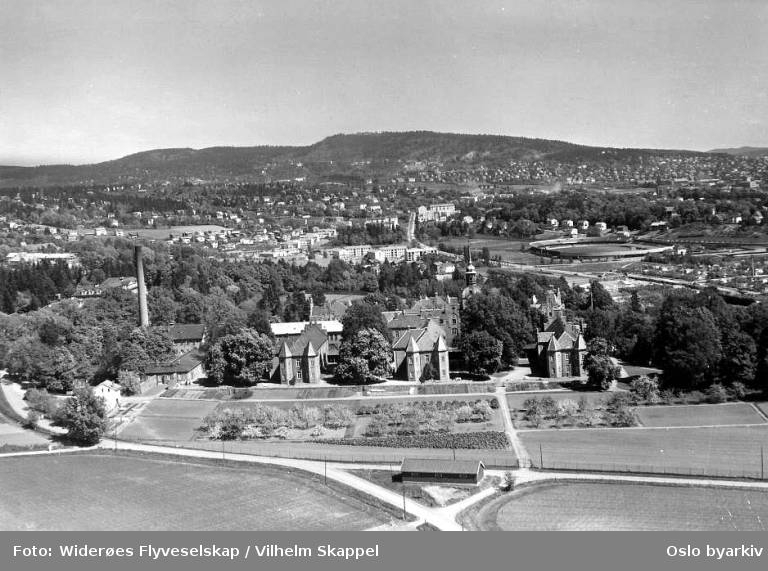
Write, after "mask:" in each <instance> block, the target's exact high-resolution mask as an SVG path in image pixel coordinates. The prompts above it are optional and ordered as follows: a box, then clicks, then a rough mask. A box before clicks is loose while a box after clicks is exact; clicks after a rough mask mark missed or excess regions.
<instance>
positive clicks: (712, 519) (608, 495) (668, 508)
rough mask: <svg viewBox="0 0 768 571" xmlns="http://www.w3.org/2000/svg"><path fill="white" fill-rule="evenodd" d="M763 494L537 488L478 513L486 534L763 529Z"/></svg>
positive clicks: (476, 523)
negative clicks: (496, 532) (533, 531)
mask: <svg viewBox="0 0 768 571" xmlns="http://www.w3.org/2000/svg"><path fill="white" fill-rule="evenodd" d="M765 521H768V492H765V491H754V490H735V489H720V488H698V487H683V486H662V485H650V484H649V485H638V484H620V483H610V484H603V483H564V484H551V485H550V484H547V485H536V486H531V487H529V488H524V489H521V490H519V491H516V492H513V493H512V494H507V495H504V496H501V497H500V498H499V499H497V500H494V501H492V502H490V503H488V504H486V505H484V506H483V507H482V508H480V509H479V510H478V512H477V513H476V514H475V516H474V518H473V527H476V528H479V529H491V530H510V531H512V530H515V531H517V530H599V531H609V530H610V531H613V530H624V531H628V530H639V531H641V530H659V531H666V530H670V531H671V530H683V531H707V530H715V531H734V530H745V531H765V524H764V522H765Z"/></svg>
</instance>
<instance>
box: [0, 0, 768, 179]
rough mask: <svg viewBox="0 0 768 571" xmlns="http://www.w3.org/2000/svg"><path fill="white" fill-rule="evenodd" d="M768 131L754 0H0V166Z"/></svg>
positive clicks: (765, 21) (745, 139) (675, 142)
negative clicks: (437, 139) (487, 136)
mask: <svg viewBox="0 0 768 571" xmlns="http://www.w3.org/2000/svg"><path fill="white" fill-rule="evenodd" d="M414 129H428V130H436V131H451V132H466V133H494V134H504V135H522V136H530V137H542V138H555V139H563V140H568V141H573V142H578V143H585V144H594V145H611V146H623V147H665V148H670V147H671V148H689V149H701V150H706V149H710V148H713V147H720V146H741V145H759V146H767V145H768V2H766V1H764V0H754V1H750V0H733V1H732V0H663V1H661V0H659V1H655V0H632V1H629V0H626V1H624V0H550V1H545V0H542V1H537V0H507V1H501V0H498V1H495V0H492V1H485V0H466V1H462V2H457V1H436V2H432V1H424V0H404V1H384V0H380V1H368V0H349V1H346V0H344V1H322V0H318V1H312V0H301V1H298V0H296V1H293V0H274V1H269V2H267V1H258V0H245V1H220V0H216V1H215V2H214V1H205V2H203V1H193V0H179V1H166V2H163V1H159V0H152V1H146V2H145V1H137V0H130V1H108V0H83V1H68V0H56V1H50V2H47V1H38V0H0V164H38V163H47V162H71V163H82V162H94V161H100V160H106V159H113V158H118V157H120V156H123V155H126V154H129V153H133V152H137V151H141V150H147V149H151V148H157V147H195V148H200V147H205V146H213V145H260V144H307V143H312V142H315V141H317V140H319V139H321V138H323V137H325V136H327V135H331V134H334V133H341V132H344V133H348V132H359V131H402V130H414Z"/></svg>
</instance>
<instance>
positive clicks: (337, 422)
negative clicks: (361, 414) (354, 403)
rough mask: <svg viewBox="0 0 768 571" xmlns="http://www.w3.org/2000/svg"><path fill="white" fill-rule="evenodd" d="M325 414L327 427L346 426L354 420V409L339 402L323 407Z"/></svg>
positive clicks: (324, 421)
mask: <svg viewBox="0 0 768 571" xmlns="http://www.w3.org/2000/svg"><path fill="white" fill-rule="evenodd" d="M323 416H324V419H323V426H325V427H326V428H346V427H347V426H349V425H350V424H352V422H353V420H354V417H353V415H352V411H351V410H349V408H347V407H346V406H342V405H338V404H330V405H327V406H326V407H325V408H324V409H323Z"/></svg>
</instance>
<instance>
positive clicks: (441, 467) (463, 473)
mask: <svg viewBox="0 0 768 571" xmlns="http://www.w3.org/2000/svg"><path fill="white" fill-rule="evenodd" d="M484 476H485V465H484V464H483V463H482V461H480V460H433V459H429V458H405V459H404V460H403V463H402V465H401V466H400V474H399V479H400V480H401V481H402V482H434V483H438V484H465V485H476V484H478V483H479V482H480V480H482V479H483V477H484Z"/></svg>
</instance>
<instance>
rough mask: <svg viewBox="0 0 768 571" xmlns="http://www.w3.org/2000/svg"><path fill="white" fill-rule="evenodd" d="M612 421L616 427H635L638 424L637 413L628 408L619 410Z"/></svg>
mask: <svg viewBox="0 0 768 571" xmlns="http://www.w3.org/2000/svg"><path fill="white" fill-rule="evenodd" d="M611 421H612V422H611V424H613V425H614V426H635V425H636V424H637V418H636V416H635V411H634V410H633V409H631V408H626V407H622V408H620V409H618V410H617V411H616V413H615V414H614V415H613V417H612V418H611Z"/></svg>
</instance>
